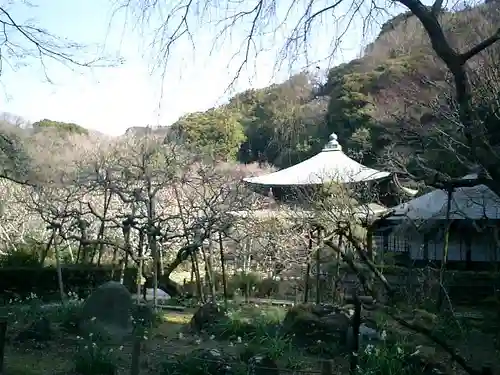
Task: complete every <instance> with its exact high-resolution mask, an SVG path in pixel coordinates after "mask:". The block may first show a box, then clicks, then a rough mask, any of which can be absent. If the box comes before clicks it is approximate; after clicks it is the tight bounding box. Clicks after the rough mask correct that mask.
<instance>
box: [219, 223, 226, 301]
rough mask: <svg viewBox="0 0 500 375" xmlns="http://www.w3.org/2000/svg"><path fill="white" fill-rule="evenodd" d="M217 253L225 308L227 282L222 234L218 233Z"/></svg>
mask: <svg viewBox="0 0 500 375" xmlns="http://www.w3.org/2000/svg"><path fill="white" fill-rule="evenodd" d="M219 251H220V265H221V269H222V270H221V272H222V290H223V291H224V305H225V307H226V308H227V281H226V262H225V260H224V245H223V243H222V234H221V233H220V232H219Z"/></svg>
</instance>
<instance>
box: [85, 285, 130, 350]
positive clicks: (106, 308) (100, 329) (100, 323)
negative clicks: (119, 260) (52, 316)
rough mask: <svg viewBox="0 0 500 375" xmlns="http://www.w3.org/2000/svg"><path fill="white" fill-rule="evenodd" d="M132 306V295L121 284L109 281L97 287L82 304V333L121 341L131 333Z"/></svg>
mask: <svg viewBox="0 0 500 375" xmlns="http://www.w3.org/2000/svg"><path fill="white" fill-rule="evenodd" d="M132 306H133V303H132V295H131V294H130V292H129V291H128V290H127V288H125V287H124V286H123V285H122V284H120V283H118V282H116V281H109V282H107V283H106V284H103V285H101V286H99V288H97V289H96V290H95V291H94V292H93V293H92V294H91V295H90V296H89V298H88V299H87V300H86V301H85V303H84V304H83V309H82V316H81V318H82V319H81V326H80V327H81V329H82V331H83V332H82V333H84V334H89V333H93V334H99V335H103V336H105V338H107V339H111V340H113V341H114V340H122V339H123V338H124V337H125V336H127V335H128V334H130V333H131V332H132V322H131V316H132Z"/></svg>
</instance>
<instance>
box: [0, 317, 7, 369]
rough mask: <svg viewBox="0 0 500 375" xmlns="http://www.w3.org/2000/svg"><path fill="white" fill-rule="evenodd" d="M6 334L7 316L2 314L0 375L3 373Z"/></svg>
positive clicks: (0, 327)
mask: <svg viewBox="0 0 500 375" xmlns="http://www.w3.org/2000/svg"><path fill="white" fill-rule="evenodd" d="M6 334H7V318H6V317H3V316H2V317H0V375H1V374H3V366H4V356H5V335H6Z"/></svg>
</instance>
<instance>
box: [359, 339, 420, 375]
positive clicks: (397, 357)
mask: <svg viewBox="0 0 500 375" xmlns="http://www.w3.org/2000/svg"><path fill="white" fill-rule="evenodd" d="M418 353H419V348H418V347H417V348H416V349H415V350H413V351H409V350H408V349H406V348H405V345H401V344H389V343H387V342H384V343H379V344H377V345H373V344H368V345H366V346H365V347H364V348H363V349H362V350H361V351H360V352H359V354H358V355H359V365H358V374H359V375H414V374H413V373H412V372H411V371H413V370H412V368H411V366H408V359H409V358H410V357H411V356H414V355H417V354H418Z"/></svg>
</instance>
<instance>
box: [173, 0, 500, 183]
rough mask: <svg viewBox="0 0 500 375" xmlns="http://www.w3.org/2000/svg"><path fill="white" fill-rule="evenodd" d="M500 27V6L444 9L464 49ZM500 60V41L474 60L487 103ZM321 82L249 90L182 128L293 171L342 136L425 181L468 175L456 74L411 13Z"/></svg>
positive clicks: (365, 157)
mask: <svg viewBox="0 0 500 375" xmlns="http://www.w3.org/2000/svg"><path fill="white" fill-rule="evenodd" d="M499 21H500V11H499V7H498V2H490V3H488V4H483V5H480V6H478V7H475V8H471V9H465V10H462V11H459V12H453V13H451V12H448V13H444V14H443V15H442V20H441V23H442V24H443V26H444V28H445V32H446V34H447V36H448V37H449V38H450V40H451V41H452V44H453V45H454V46H455V48H456V49H458V50H460V51H463V50H465V49H466V48H467V47H468V46H471V45H472V44H475V43H477V42H478V41H480V40H483V39H485V38H486V37H487V36H489V35H492V33H493V30H496V29H495V27H498V26H497V25H498V24H499ZM499 57H500V53H499V46H498V45H497V46H496V47H494V48H490V49H488V50H487V51H486V53H484V54H482V55H479V56H477V57H476V58H475V59H474V60H472V61H471V64H470V68H471V71H472V73H473V74H472V79H473V81H474V82H473V83H474V87H475V88H477V89H478V90H479V89H484V88H485V84H486V83H487V84H488V86H489V87H488V88H487V89H488V90H489V91H488V92H489V94H488V95H485V93H484V92H482V93H481V95H477V97H478V98H480V99H481V98H482V99H484V98H486V97H488V98H489V97H491V95H496V93H497V92H498V87H500V74H497V73H498V69H497V68H496V67H497V66H500V64H499V63H500V59H499ZM317 81H318V80H317V79H315V77H313V76H312V75H309V74H307V73H302V74H298V75H296V76H294V77H291V78H290V79H289V80H287V81H286V82H283V83H281V84H276V85H272V86H270V87H267V88H264V89H261V90H248V91H246V92H243V93H240V94H237V95H236V96H234V97H233V98H232V99H231V100H230V102H229V104H227V105H225V106H222V107H219V108H216V109H211V110H210V111H207V112H205V113H195V114H190V115H187V116H185V117H184V118H183V119H181V120H180V121H178V122H177V123H176V124H174V128H176V129H177V130H178V131H179V132H180V133H181V134H183V136H184V139H185V140H187V141H188V142H191V143H192V144H193V145H194V146H195V147H201V148H207V147H209V148H210V147H212V148H214V149H219V150H225V151H227V152H229V155H237V158H238V159H239V160H240V161H242V162H253V161H260V162H269V163H271V164H274V165H276V166H278V167H287V166H289V165H291V164H295V163H297V162H298V161H301V160H303V159H305V158H307V157H309V156H310V155H312V154H314V153H316V152H318V151H319V149H320V148H321V147H322V145H323V144H324V142H325V140H326V139H327V137H328V134H330V133H331V132H336V133H338V135H339V139H340V141H341V143H342V144H343V146H344V148H345V149H347V150H348V153H350V154H351V156H353V157H355V158H356V159H358V160H360V161H361V162H363V163H365V164H367V165H370V166H379V167H383V168H386V169H397V170H400V171H401V170H404V171H407V172H410V173H411V174H414V175H419V176H422V175H424V174H428V172H429V169H430V170H439V171H441V172H442V173H446V174H451V175H461V174H464V173H466V170H467V167H469V166H468V165H464V164H468V163H467V161H464V160H458V159H460V158H457V156H456V155H457V152H462V151H461V150H458V148H459V144H460V142H459V141H460V134H457V132H456V126H455V127H454V126H452V123H453V119H454V118H455V111H454V110H453V107H454V106H453V103H452V100H451V97H452V95H451V93H452V91H451V90H452V86H451V85H450V83H449V77H448V75H447V72H446V70H445V68H444V67H443V64H442V63H441V62H440V61H439V60H438V59H437V57H435V55H434V53H433V51H432V49H431V47H430V44H429V41H428V38H427V35H426V34H425V32H424V30H423V28H422V27H421V25H420V23H419V21H418V20H417V19H416V18H415V17H414V16H412V15H411V14H409V13H405V14H401V15H399V16H397V17H394V18H393V19H392V20H390V21H388V22H386V23H385V24H384V25H383V26H382V28H381V32H380V34H379V35H378V37H377V38H376V40H375V41H373V43H371V44H370V45H369V46H368V47H367V48H366V50H365V53H364V56H363V57H362V58H360V59H357V60H354V61H351V62H349V63H347V64H343V65H340V66H337V67H334V68H333V69H331V70H330V71H329V72H328V76H327V77H326V82H325V83H323V84H320V83H318V82H317ZM476 104H477V105H478V106H480V105H482V104H484V103H476ZM487 104H488V105H489V104H490V103H487ZM221 116H225V117H224V118H225V120H224V121H223V122H222V123H221V122H220V121H219V120H218V118H219V119H220V118H221ZM228 119H229V120H228ZM241 133H242V134H241ZM445 133H446V137H444V136H443V134H445ZM450 139H453V142H452V141H450ZM452 143H453V144H452ZM235 149H237V150H238V151H237V152H234V150H235ZM229 150H231V151H229ZM224 155H227V154H224Z"/></svg>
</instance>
